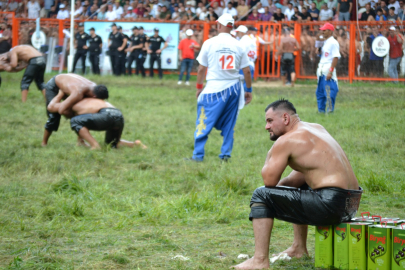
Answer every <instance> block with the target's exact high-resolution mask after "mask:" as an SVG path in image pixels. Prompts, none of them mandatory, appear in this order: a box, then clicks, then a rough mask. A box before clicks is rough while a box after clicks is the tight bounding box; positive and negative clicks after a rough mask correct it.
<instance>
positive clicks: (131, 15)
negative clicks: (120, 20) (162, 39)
mask: <svg viewBox="0 0 405 270" xmlns="http://www.w3.org/2000/svg"><path fill="white" fill-rule="evenodd" d="M137 17H138V16H137V15H136V14H135V13H134V12H133V8H132V6H129V7H128V13H127V14H126V15H125V17H124V18H125V19H128V20H131V21H134V20H135V19H136V18H137Z"/></svg>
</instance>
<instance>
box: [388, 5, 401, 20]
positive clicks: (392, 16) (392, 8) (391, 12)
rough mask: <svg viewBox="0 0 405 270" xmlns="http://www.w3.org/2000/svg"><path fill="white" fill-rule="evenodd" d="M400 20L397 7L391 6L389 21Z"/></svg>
mask: <svg viewBox="0 0 405 270" xmlns="http://www.w3.org/2000/svg"><path fill="white" fill-rule="evenodd" d="M397 20H398V15H396V14H395V8H394V7H390V9H389V13H388V16H387V21H391V22H396V21H397Z"/></svg>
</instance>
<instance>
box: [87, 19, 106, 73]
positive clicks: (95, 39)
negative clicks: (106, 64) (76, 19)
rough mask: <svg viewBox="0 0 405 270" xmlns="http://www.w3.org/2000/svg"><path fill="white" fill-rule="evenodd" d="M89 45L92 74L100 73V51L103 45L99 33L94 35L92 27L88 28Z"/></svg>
mask: <svg viewBox="0 0 405 270" xmlns="http://www.w3.org/2000/svg"><path fill="white" fill-rule="evenodd" d="M89 45H90V46H89V60H90V63H91V68H92V71H93V74H95V75H100V53H101V49H102V47H103V40H102V39H101V37H100V36H99V35H96V31H95V29H94V28H93V27H92V28H90V38H89Z"/></svg>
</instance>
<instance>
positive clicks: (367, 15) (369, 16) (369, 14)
mask: <svg viewBox="0 0 405 270" xmlns="http://www.w3.org/2000/svg"><path fill="white" fill-rule="evenodd" d="M373 20H375V12H374V10H372V9H371V5H370V3H368V4H366V11H364V12H363V13H362V14H361V17H360V21H373Z"/></svg>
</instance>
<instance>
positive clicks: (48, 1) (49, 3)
mask: <svg viewBox="0 0 405 270" xmlns="http://www.w3.org/2000/svg"><path fill="white" fill-rule="evenodd" d="M11 3H16V1H11ZM52 5H53V0H45V1H44V8H45V18H48V15H49V12H50V11H51V7H52ZM9 9H10V5H9ZM10 11H13V10H11V9H10Z"/></svg>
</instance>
